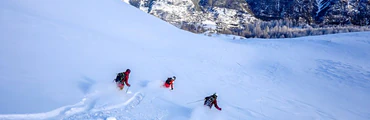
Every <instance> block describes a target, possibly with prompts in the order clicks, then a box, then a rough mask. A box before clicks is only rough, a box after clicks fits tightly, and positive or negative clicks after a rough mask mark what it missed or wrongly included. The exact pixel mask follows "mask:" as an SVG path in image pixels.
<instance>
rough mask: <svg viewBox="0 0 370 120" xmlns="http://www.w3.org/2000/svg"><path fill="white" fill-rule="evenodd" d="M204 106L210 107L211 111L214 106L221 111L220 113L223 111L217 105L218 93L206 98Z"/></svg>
mask: <svg viewBox="0 0 370 120" xmlns="http://www.w3.org/2000/svg"><path fill="white" fill-rule="evenodd" d="M204 105H205V106H208V107H209V109H211V108H212V106H213V105H215V107H216V108H217V109H218V110H220V111H221V108H220V107H218V105H217V94H216V93H214V94H213V95H211V96H208V97H205V98H204Z"/></svg>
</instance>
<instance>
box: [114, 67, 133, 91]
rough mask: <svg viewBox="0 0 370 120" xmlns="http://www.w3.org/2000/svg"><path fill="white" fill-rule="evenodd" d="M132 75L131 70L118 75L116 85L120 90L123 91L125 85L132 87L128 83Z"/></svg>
mask: <svg viewBox="0 0 370 120" xmlns="http://www.w3.org/2000/svg"><path fill="white" fill-rule="evenodd" d="M130 73H131V70H130V69H127V70H126V72H123V73H118V75H117V78H116V83H117V86H118V87H119V88H120V90H122V89H123V87H124V86H125V84H126V85H127V86H128V87H130V86H131V85H130V84H129V83H128V78H129V75H130Z"/></svg>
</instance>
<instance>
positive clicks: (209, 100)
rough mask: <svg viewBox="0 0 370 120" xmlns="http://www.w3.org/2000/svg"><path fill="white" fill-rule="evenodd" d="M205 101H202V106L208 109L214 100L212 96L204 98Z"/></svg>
mask: <svg viewBox="0 0 370 120" xmlns="http://www.w3.org/2000/svg"><path fill="white" fill-rule="evenodd" d="M205 99H206V100H205V101H204V105H207V106H209V107H211V105H212V102H213V101H214V100H215V98H213V97H212V96H209V97H206V98H205Z"/></svg>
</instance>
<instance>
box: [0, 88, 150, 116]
mask: <svg viewBox="0 0 370 120" xmlns="http://www.w3.org/2000/svg"><path fill="white" fill-rule="evenodd" d="M126 96H127V97H129V98H127V100H126V101H122V102H121V103H119V104H112V105H103V106H100V107H97V108H96V106H95V105H96V102H97V101H98V99H99V98H95V97H96V96H93V95H92V96H89V97H86V98H83V99H82V100H81V101H80V102H78V103H76V104H74V105H67V106H64V107H61V108H58V109H55V110H53V111H50V112H45V113H36V114H12V115H0V120H7V119H14V120H30V119H32V120H34V119H35V120H37V119H58V120H59V119H63V120H76V119H106V118H109V117H111V116H115V117H117V118H119V119H121V118H125V117H123V116H124V115H125V114H124V113H125V112H127V111H129V110H131V109H134V108H135V107H136V106H137V105H139V104H140V102H141V101H142V100H143V98H144V94H143V93H140V92H137V93H135V94H133V95H132V94H127V95H126Z"/></svg>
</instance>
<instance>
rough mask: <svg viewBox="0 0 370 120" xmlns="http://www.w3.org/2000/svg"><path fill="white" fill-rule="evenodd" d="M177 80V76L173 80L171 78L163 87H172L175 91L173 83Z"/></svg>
mask: <svg viewBox="0 0 370 120" xmlns="http://www.w3.org/2000/svg"><path fill="white" fill-rule="evenodd" d="M175 80H176V76H173V77H172V78H171V77H169V78H167V80H166V82H164V84H163V86H164V87H165V88H170V87H171V90H173V83H174V82H175Z"/></svg>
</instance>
